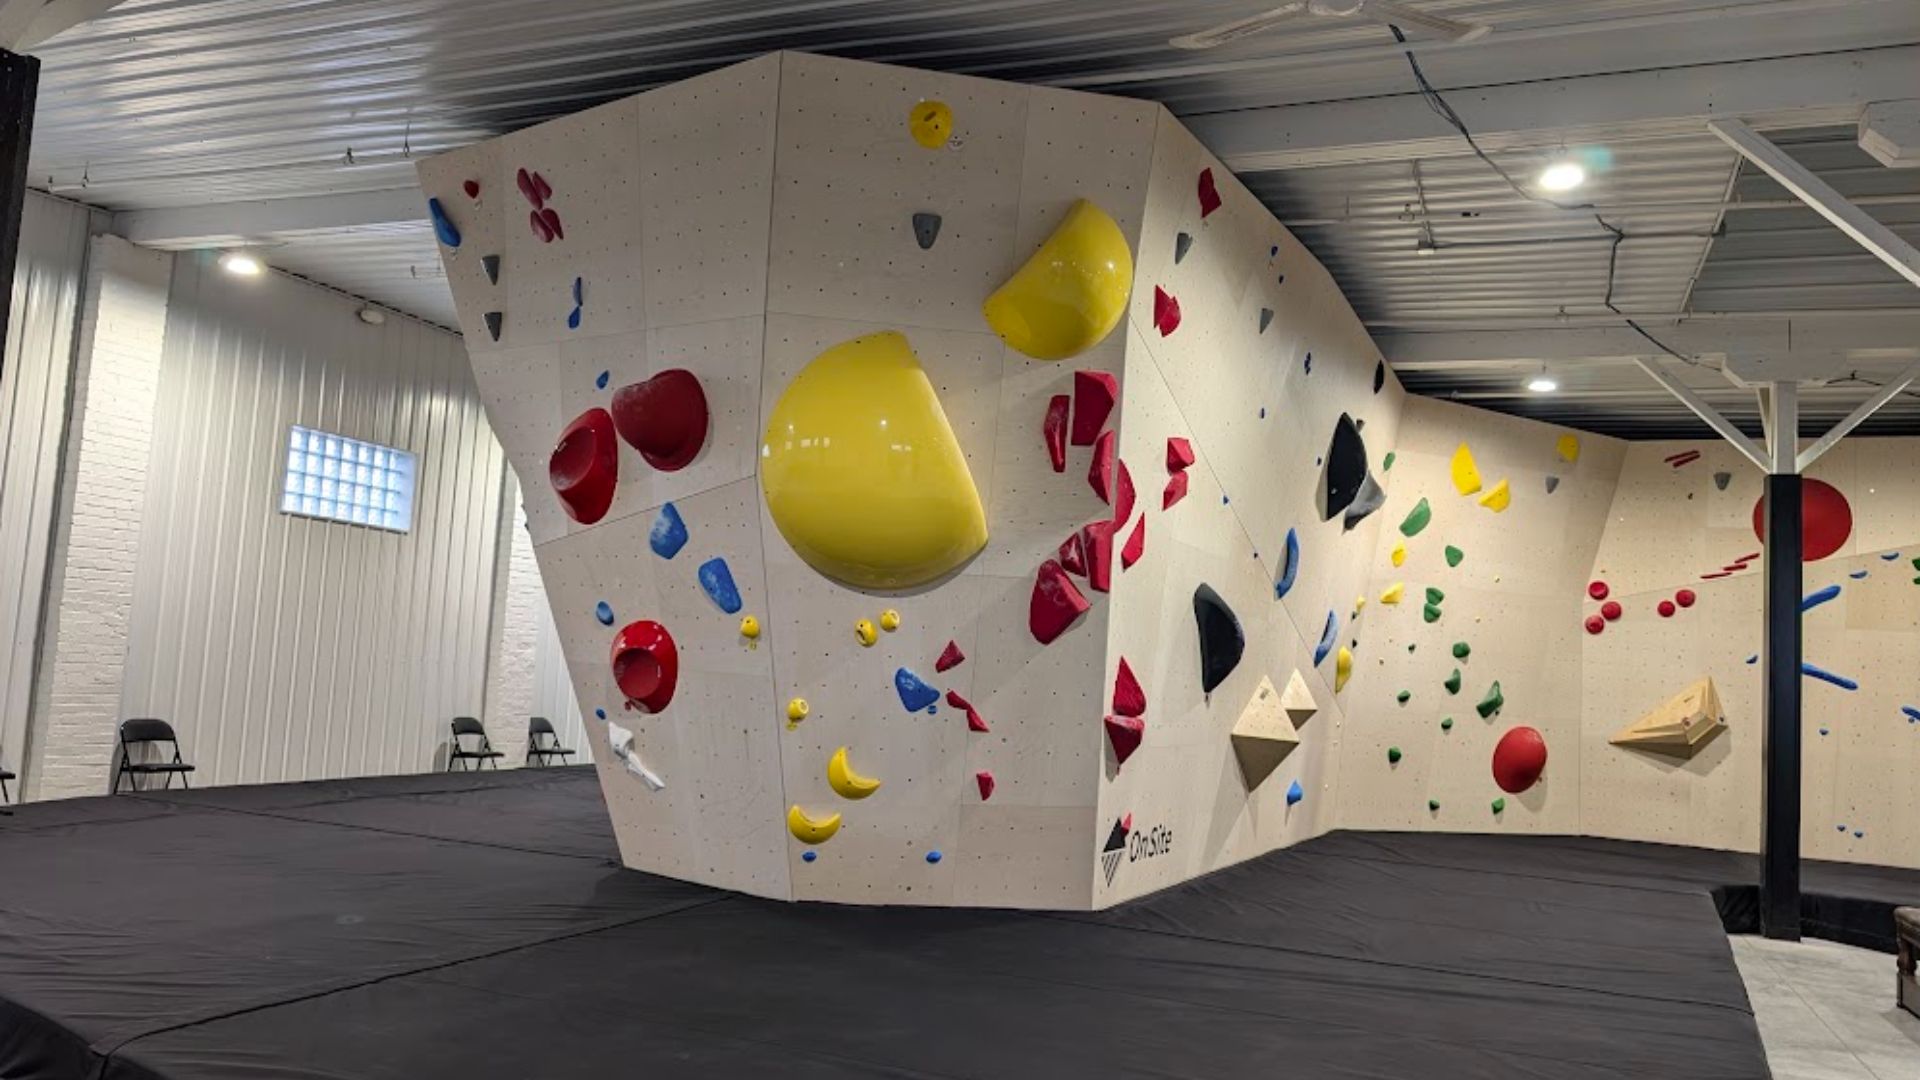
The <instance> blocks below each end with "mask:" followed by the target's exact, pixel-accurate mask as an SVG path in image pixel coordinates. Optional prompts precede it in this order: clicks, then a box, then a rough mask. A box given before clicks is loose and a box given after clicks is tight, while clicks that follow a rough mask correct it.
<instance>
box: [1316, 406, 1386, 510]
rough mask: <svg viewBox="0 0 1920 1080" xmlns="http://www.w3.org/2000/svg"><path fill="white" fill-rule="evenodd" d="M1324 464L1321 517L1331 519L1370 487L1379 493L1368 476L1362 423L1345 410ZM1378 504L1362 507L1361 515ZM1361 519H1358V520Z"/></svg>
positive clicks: (1322, 470)
mask: <svg viewBox="0 0 1920 1080" xmlns="http://www.w3.org/2000/svg"><path fill="white" fill-rule="evenodd" d="M1323 460H1324V461H1325V464H1324V465H1323V466H1322V468H1321V473H1320V493H1321V500H1320V501H1321V504H1322V505H1321V507H1320V515H1321V516H1320V520H1322V521H1332V520H1333V519H1334V516H1335V515H1336V514H1339V513H1341V512H1342V511H1344V510H1346V509H1347V507H1349V506H1352V505H1353V504H1354V502H1355V500H1356V499H1358V498H1359V497H1360V495H1361V494H1362V492H1363V491H1364V490H1365V489H1367V488H1368V487H1369V486H1371V487H1373V491H1372V492H1371V493H1370V494H1371V495H1372V496H1374V497H1381V496H1379V488H1378V485H1370V484H1369V481H1370V479H1371V477H1369V476H1368V475H1367V444H1366V442H1365V441H1364V440H1362V439H1361V438H1360V426H1359V425H1358V424H1355V423H1354V422H1353V417H1351V416H1348V415H1347V414H1346V413H1341V414H1340V419H1339V420H1338V421H1337V422H1336V423H1335V424H1334V426H1333V440H1332V441H1331V442H1329V443H1328V444H1327V453H1326V455H1325V458H1324V459H1323ZM1376 509H1379V506H1378V504H1377V503H1376V505H1374V506H1373V507H1367V508H1363V509H1362V510H1361V512H1360V517H1365V516H1367V514H1369V513H1371V512H1372V511H1373V510H1376ZM1355 520H1356V521H1357V520H1359V519H1358V518H1356V519H1355Z"/></svg>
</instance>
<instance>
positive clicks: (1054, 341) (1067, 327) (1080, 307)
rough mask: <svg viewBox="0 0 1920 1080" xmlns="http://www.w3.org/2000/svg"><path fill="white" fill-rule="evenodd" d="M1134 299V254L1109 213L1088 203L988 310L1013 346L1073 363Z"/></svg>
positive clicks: (1077, 209) (1075, 210) (1012, 279)
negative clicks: (1129, 299) (1130, 299)
mask: <svg viewBox="0 0 1920 1080" xmlns="http://www.w3.org/2000/svg"><path fill="white" fill-rule="evenodd" d="M1132 294H1133V252H1132V251H1130V250H1129V249H1128V248H1127V238H1126V235H1125V234H1124V233H1122V232H1121V231H1120V226H1119V225H1118V224H1116V223H1115V222H1114V220H1113V218H1112V217H1110V216H1108V214H1107V212H1106V211H1105V210H1102V209H1100V208H1099V207H1098V206H1095V205H1094V204H1092V203H1090V202H1088V201H1087V200H1085V199H1081V200H1080V201H1078V202H1076V203H1074V204H1073V208H1072V209H1071V210H1068V211H1067V216H1066V219H1065V220H1064V221H1062V222H1061V223H1060V227H1059V228H1057V229H1055V230H1053V235H1052V236H1049V237H1047V240H1046V243H1043V244H1041V245H1040V250H1038V251H1036V252H1034V253H1033V257H1032V258H1030V259H1028V260H1027V262H1026V265H1025V266H1022V267H1021V268H1020V269H1019V270H1017V271H1015V272H1014V275H1013V276H1012V277H1010V278H1008V279H1007V280H1006V283H1005V284H1003V285H1001V286H1000V287H999V288H998V289H995V290H994V291H993V295H992V296H989V297H987V302H986V303H984V304H982V305H980V310H981V312H982V313H984V314H985V315H986V317H987V325H989V326H991V327H993V330H994V333H996V334H999V335H1000V337H1001V339H1002V340H1003V341H1005V342H1006V343H1007V344H1008V345H1011V346H1013V347H1014V348H1015V349H1018V350H1020V351H1021V352H1022V353H1025V354H1026V355H1028V356H1031V357H1033V358H1034V359H1035V360H1065V359H1066V358H1067V357H1070V356H1078V355H1080V354H1081V353H1083V352H1086V351H1087V350H1088V349H1091V348H1093V347H1094V346H1095V345H1098V344H1099V343H1100V339H1102V338H1104V337H1106V336H1107V334H1108V332H1109V331H1111V330H1112V329H1113V328H1114V326H1115V325H1117V324H1118V323H1119V322H1120V317H1121V316H1122V315H1124V314H1125V313H1126V310H1127V299H1128V297H1130V296H1132Z"/></svg>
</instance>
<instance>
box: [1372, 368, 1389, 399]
mask: <svg viewBox="0 0 1920 1080" xmlns="http://www.w3.org/2000/svg"><path fill="white" fill-rule="evenodd" d="M1385 385H1387V362H1386V361H1385V360H1375V361H1374V362H1373V392H1374V393H1376V394H1377V393H1379V392H1380V388H1381V387H1383V386H1385Z"/></svg>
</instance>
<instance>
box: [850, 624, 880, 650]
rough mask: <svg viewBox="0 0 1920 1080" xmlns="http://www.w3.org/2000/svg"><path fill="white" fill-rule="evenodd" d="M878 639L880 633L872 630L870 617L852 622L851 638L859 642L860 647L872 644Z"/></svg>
mask: <svg viewBox="0 0 1920 1080" xmlns="http://www.w3.org/2000/svg"><path fill="white" fill-rule="evenodd" d="M879 639H880V635H879V634H877V633H875V632H874V629H873V620H872V619H861V620H860V621H859V622H856V623H854V624H853V640H855V641H857V642H859V643H860V644H861V646H862V647H865V646H868V645H872V644H873V643H874V642H875V641H878V640H879Z"/></svg>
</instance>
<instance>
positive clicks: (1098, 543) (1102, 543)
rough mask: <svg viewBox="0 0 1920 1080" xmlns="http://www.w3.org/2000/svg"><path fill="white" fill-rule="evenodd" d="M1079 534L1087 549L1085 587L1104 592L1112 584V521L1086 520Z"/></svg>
mask: <svg viewBox="0 0 1920 1080" xmlns="http://www.w3.org/2000/svg"><path fill="white" fill-rule="evenodd" d="M1080 536H1081V544H1082V545H1083V546H1084V547H1085V548H1086V549H1087V587H1088V588H1089V589H1092V590H1093V591H1094V592H1106V591H1107V590H1108V588H1110V587H1111V586H1112V584H1113V522H1112V521H1110V520H1101V521H1092V522H1088V523H1087V526H1086V527H1085V528H1083V529H1081V530H1080Z"/></svg>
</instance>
